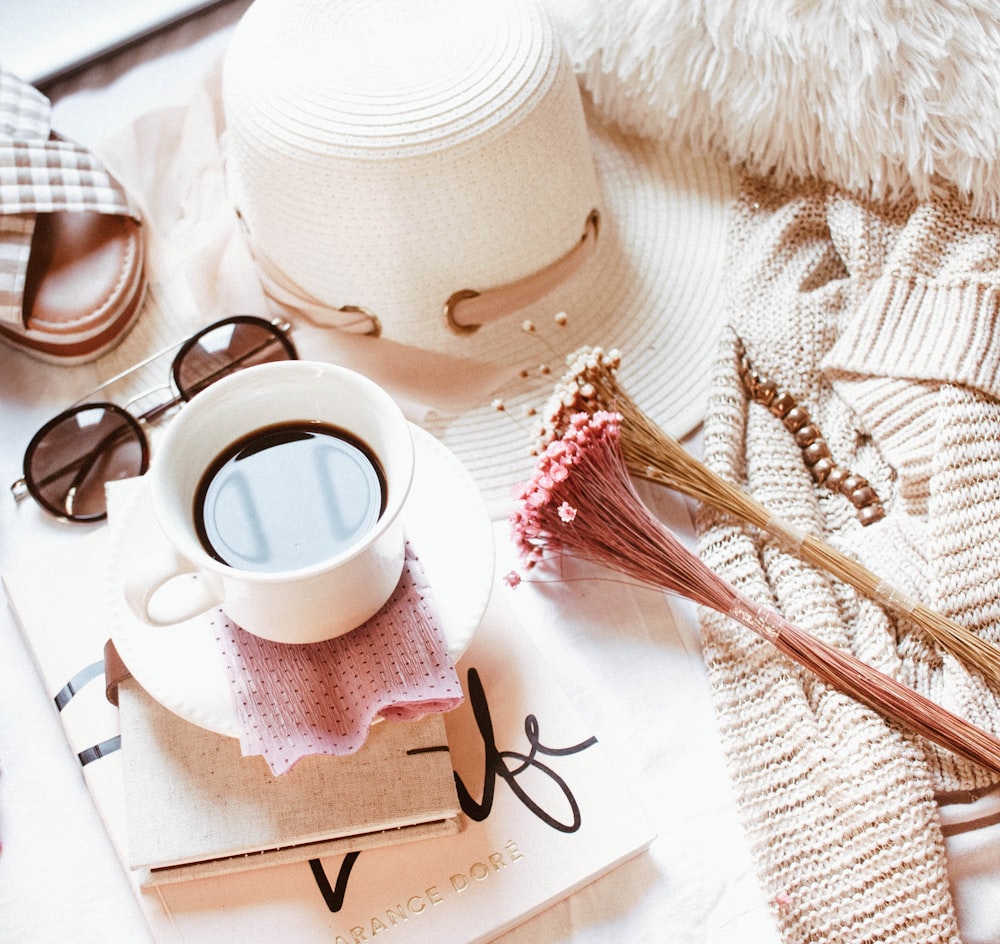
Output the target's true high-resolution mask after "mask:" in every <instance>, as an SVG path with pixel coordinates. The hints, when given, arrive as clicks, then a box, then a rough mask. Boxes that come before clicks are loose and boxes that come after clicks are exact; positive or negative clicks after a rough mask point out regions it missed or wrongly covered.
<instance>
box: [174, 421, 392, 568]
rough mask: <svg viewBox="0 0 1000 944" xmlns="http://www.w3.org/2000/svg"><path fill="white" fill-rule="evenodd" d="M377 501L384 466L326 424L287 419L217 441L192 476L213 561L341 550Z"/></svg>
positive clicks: (367, 522)
mask: <svg viewBox="0 0 1000 944" xmlns="http://www.w3.org/2000/svg"><path fill="white" fill-rule="evenodd" d="M385 505H386V481H385V473H384V472H383V470H382V466H381V464H380V463H379V461H378V459H377V458H376V456H375V455H374V453H373V452H372V450H371V449H370V448H369V447H368V446H367V445H366V444H365V443H363V442H361V441H360V440H359V439H357V438H356V437H354V436H352V435H351V434H350V433H348V432H346V431H345V430H342V429H339V428H337V427H335V426H330V425H328V424H324V423H311V422H289V423H280V424H276V425H273V426H267V427H264V428H262V429H258V430H255V431H254V432H252V433H249V434H248V435H246V436H244V437H242V438H241V439H239V440H237V441H236V442H234V443H233V444H232V445H230V446H229V447H228V448H226V449H225V450H224V451H223V452H222V453H221V454H220V455H219V456H218V457H217V458H216V459H215V461H214V462H213V463H212V464H211V465H210V466H209V467H208V469H207V470H206V471H205V473H204V475H203V476H202V479H201V482H200V483H199V485H198V489H197V492H196V494H195V501H194V516H195V527H196V528H197V531H198V536H199V538H200V540H201V543H202V546H203V547H204V548H205V550H206V551H207V552H208V553H209V554H211V555H212V556H213V557H215V558H216V559H217V560H219V561H222V562H223V563H225V564H229V565H230V566H232V567H237V568H240V569H241V570H254V571H266V572H278V571H290V570H298V569H300V568H303V567H308V566H310V565H312V564H316V563H319V562H321V561H324V560H329V559H331V558H333V557H336V556H338V555H339V554H341V553H343V552H344V551H346V550H348V549H350V548H351V547H352V546H354V545H355V544H357V543H358V542H359V541H360V540H361V539H362V538H363V537H364V536H365V534H367V533H368V531H370V530H371V528H372V527H374V525H375V523H376V522H377V521H378V519H379V517H380V516H381V514H382V512H383V511H384V510H385Z"/></svg>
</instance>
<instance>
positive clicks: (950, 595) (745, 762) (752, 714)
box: [699, 178, 1000, 944]
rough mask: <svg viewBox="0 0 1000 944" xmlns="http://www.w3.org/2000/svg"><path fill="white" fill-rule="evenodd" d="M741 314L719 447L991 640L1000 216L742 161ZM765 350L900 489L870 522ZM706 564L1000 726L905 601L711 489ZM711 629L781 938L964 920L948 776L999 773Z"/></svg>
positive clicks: (905, 584) (997, 715)
mask: <svg viewBox="0 0 1000 944" xmlns="http://www.w3.org/2000/svg"><path fill="white" fill-rule="evenodd" d="M727 265H728V267H727V281H728V296H727V303H728V304H729V306H730V312H731V314H730V322H731V324H732V328H733V330H732V331H727V332H726V334H725V336H724V338H723V341H722V344H721V348H720V353H719V358H718V361H717V363H716V366H715V374H714V380H713V394H712V399H711V402H710V406H709V410H708V416H707V419H706V424H705V431H704V448H705V460H706V462H707V464H708V465H709V466H711V467H712V468H713V469H714V470H715V471H716V472H718V473H720V474H721V475H723V476H725V477H727V478H729V479H731V480H733V481H735V482H737V483H738V484H740V485H741V486H743V487H744V488H746V489H747V490H748V491H749V492H750V493H751V494H752V495H753V496H754V497H755V498H756V499H757V500H758V501H759V502H761V504H763V505H765V506H766V507H768V508H770V509H771V510H772V511H773V512H775V513H776V514H779V515H780V516H781V517H783V518H785V519H786V520H787V521H789V522H790V523H791V524H793V525H794V526H797V527H798V528H800V529H801V530H803V531H807V532H810V533H812V534H814V535H817V536H820V537H822V538H824V539H825V540H827V541H828V542H829V543H830V544H832V545H834V546H835V547H837V548H838V549H839V550H841V551H843V552H844V553H846V554H848V555H850V556H853V557H855V558H856V559H857V560H859V561H860V562H862V563H863V564H865V565H866V566H868V567H869V568H870V569H871V570H873V571H874V572H876V573H878V574H879V575H880V576H882V577H883V579H885V580H887V581H888V582H890V583H891V584H892V585H894V586H895V587H897V588H898V589H900V590H902V591H904V592H906V593H908V594H909V595H910V596H912V597H914V598H916V599H918V600H920V601H921V602H923V603H925V604H928V605H931V606H933V607H934V608H936V609H939V610H940V611H942V612H943V613H945V614H946V615H948V616H951V617H953V618H955V619H956V620H958V621H959V622H962V623H964V624H965V625H967V626H970V627H972V628H973V629H974V630H976V631H977V632H979V633H980V634H981V635H983V636H984V637H985V638H987V639H989V640H990V641H992V642H994V643H1000V553H998V552H1000V484H998V482H1000V449H998V448H997V447H998V443H1000V403H998V402H997V399H996V398H997V397H998V396H1000V384H998V373H997V371H998V368H1000V348H998V347H997V343H996V342H997V340H998V339H1000V333H998V331H1000V319H998V315H997V306H998V300H1000V296H998V284H1000V228H998V227H994V226H990V225H986V224H982V223H979V222H975V221H973V220H972V219H971V218H970V217H969V216H968V215H967V214H966V212H965V211H964V209H963V207H962V206H961V204H959V203H958V202H957V201H952V200H950V199H949V198H948V197H947V196H941V197H940V198H939V199H938V198H936V199H935V200H933V201H930V202H928V203H916V202H914V203H909V204H908V203H905V202H903V203H895V204H893V205H892V206H891V207H888V208H886V207H880V206H877V205H875V204H871V203H865V202H862V201H860V200H858V199H854V198H851V197H849V196H846V195H845V194H843V193H841V192H838V191H837V190H835V189H833V188H831V187H827V186H821V185H818V184H817V185H814V186H813V185H807V186H803V187H801V188H799V189H797V190H792V191H787V190H784V191H783V190H779V189H776V188H773V187H771V186H769V185H768V184H767V183H766V182H763V181H760V180H756V179H750V178H748V179H746V180H745V181H744V185H743V188H742V192H741V195H740V198H739V201H738V206H737V208H736V213H735V217H734V219H733V222H732V224H731V231H730V248H729V258H728V260H727ZM737 335H738V336H739V337H740V338H742V340H743V342H744V344H745V346H746V350H747V353H748V355H749V357H750V358H751V360H752V362H753V364H754V367H755V368H756V369H757V370H758V371H759V372H760V373H761V374H762V375H764V376H766V377H768V378H770V379H772V380H774V381H775V382H776V383H777V384H778V385H779V386H781V387H782V388H783V389H787V390H789V391H790V392H791V394H792V395H793V396H794V397H795V398H796V399H797V400H798V402H800V403H802V404H803V405H804V406H806V407H807V408H808V410H809V412H810V414H811V415H812V416H813V417H814V419H815V421H816V423H817V425H818V426H819V428H820V430H821V431H822V435H823V437H824V438H825V439H826V441H827V443H828V444H829V446H830V449H831V452H832V454H833V456H834V458H835V460H836V461H837V462H838V463H840V464H842V465H845V466H848V467H850V468H851V469H852V470H853V471H856V472H858V473H859V474H861V475H864V476H865V477H866V478H867V479H868V480H869V481H870V482H871V483H872V485H874V486H875V488H876V490H877V492H878V494H879V496H880V497H881V498H882V499H883V501H884V502H885V506H886V511H887V515H886V517H885V518H884V519H883V520H882V521H880V522H877V523H875V524H873V525H871V526H869V527H867V528H863V527H862V526H861V524H860V523H859V521H858V518H857V515H856V514H855V510H854V508H853V507H852V506H851V505H850V504H849V503H848V501H847V499H846V498H844V497H843V496H842V495H839V494H835V493H833V492H831V491H829V490H827V489H823V488H820V487H819V486H817V485H815V484H814V482H813V480H812V477H811V475H810V473H809V470H808V468H807V467H806V465H805V463H804V461H803V457H802V453H801V450H800V449H799V447H798V446H797V445H796V444H795V442H794V439H793V437H792V436H791V435H790V434H789V432H788V430H787V429H785V428H784V426H783V425H782V423H781V421H780V420H779V419H778V418H776V417H775V416H774V415H772V414H771V413H770V412H769V411H768V410H767V409H766V408H765V407H763V406H761V405H759V404H757V403H754V402H748V399H747V396H746V393H745V390H744V388H743V386H742V383H741V379H740V376H739V372H738V357H737V346H736V336H737ZM699 532H700V539H699V541H700V547H699V550H700V553H701V556H702V558H703V559H704V560H705V562H706V563H707V564H708V565H709V566H710V567H712V568H713V569H715V570H716V571H718V572H719V573H720V574H722V575H723V576H724V577H726V578H727V579H728V580H730V581H731V582H732V583H733V584H735V585H736V586H737V587H738V588H739V589H741V590H743V591H744V592H746V593H747V594H748V595H750V596H751V597H753V598H755V599H756V600H758V601H759V602H761V603H766V604H769V605H772V606H775V607H777V608H778V609H779V610H780V611H781V612H782V613H783V614H784V615H785V616H786V617H787V618H788V619H790V620H791V621H792V622H794V623H796V624H798V625H800V626H801V627H802V628H804V629H806V630H808V631H810V632H812V633H814V634H816V635H817V636H819V637H821V638H822V639H824V640H825V641H827V642H829V643H831V644H834V645H837V646H840V647H843V648H845V649H849V650H850V651H852V652H853V653H854V654H855V655H857V656H858V657H860V658H861V659H863V660H865V661H866V662H868V663H870V664H871V665H874V666H876V667H877V668H879V669H881V670H882V671H884V672H887V673H889V674H891V675H893V676H895V677H896V678H898V679H899V680H900V681H902V682H904V683H906V684H907V685H909V686H911V687H913V688H915V689H916V690H918V691H920V692H921V693H922V694H924V695H927V696H928V697H930V698H933V699H934V700H936V701H938V702H939V703H941V704H942V705H944V706H945V707H947V708H949V709H950V710H952V711H954V712H956V713H958V714H961V715H963V716H965V717H967V718H968V719H969V720H971V721H972V722H973V723H975V724H978V725H980V726H982V727H984V728H986V729H987V730H990V731H992V732H993V733H1000V698H998V695H997V693H996V692H994V691H992V690H991V689H990V688H989V687H988V686H987V685H986V684H985V682H984V681H983V679H982V677H981V676H980V675H979V674H978V673H970V672H969V671H967V670H966V669H965V668H964V667H963V666H962V665H961V664H960V663H958V662H957V660H956V659H955V658H954V657H952V656H951V655H949V654H948V653H946V652H944V651H942V650H941V649H940V648H939V647H937V646H936V645H935V644H934V643H933V641H932V640H930V639H929V638H928V637H927V636H926V635H925V634H924V633H923V632H921V631H920V630H919V629H918V628H917V627H915V626H913V625H912V624H910V623H908V622H907V621H906V620H905V619H902V618H895V617H890V616H889V615H887V614H886V613H885V612H884V611H883V610H882V609H881V608H880V607H878V606H877V605H876V604H874V603H872V602H871V601H869V600H867V599H865V598H863V597H861V596H860V595H859V594H857V593H856V592H855V591H853V590H852V589H851V588H849V587H847V586H845V585H843V584H840V583H838V582H837V581H835V580H833V579H832V578H830V577H829V576H827V575H825V574H824V573H822V572H819V571H817V570H814V569H813V568H811V567H809V566H808V565H806V564H804V563H802V562H801V561H800V560H798V559H797V558H796V557H794V556H792V555H791V554H789V553H787V552H785V551H784V550H782V549H781V548H779V547H778V546H777V545H776V543H775V542H774V540H772V539H771V538H768V537H767V536H761V535H760V534H757V533H756V532H754V531H752V530H751V529H749V528H746V527H744V526H742V525H741V524H740V523H738V522H736V521H735V520H734V519H733V518H731V517H729V516H726V515H723V514H720V513H716V512H713V511H712V510H711V509H707V508H705V509H702V510H701V511H700V515H699ZM702 623H703V635H704V643H705V653H706V659H707V663H708V669H709V673H710V678H711V682H712V687H713V693H714V698H715V702H716V709H717V712H718V715H719V718H720V724H721V727H722V732H723V739H724V744H725V749H726V753H727V759H728V763H729V766H730V770H731V773H732V776H733V779H734V782H735V784H736V792H737V797H738V801H739V804H740V809H741V813H742V816H743V818H744V822H745V825H746V828H747V831H748V834H749V836H750V840H751V846H752V849H753V853H754V856H755V860H756V863H757V867H758V871H759V874H760V876H761V879H762V881H763V883H764V885H765V888H766V890H767V892H768V895H769V897H770V898H771V901H772V906H773V909H774V914H775V919H776V921H777V923H778V926H779V929H780V930H781V932H782V934H783V936H784V939H785V940H786V941H787V942H789V944H799V942H803V944H804V942H810V944H819V942H829V944H834V942H836V944H861V942H876V941H878V942H897V944H911V942H912V944H939V942H957V941H959V931H958V925H957V921H956V918H955V914H954V907H953V903H952V899H951V894H950V891H949V886H948V880H947V873H946V862H945V850H944V842H943V838H942V835H941V829H940V825H939V820H938V812H937V806H936V803H935V794H936V793H938V792H943V791H951V790H956V789H976V788H979V789H982V788H985V787H987V786H989V785H990V784H991V778H990V776H989V775H988V774H987V773H986V772H985V771H983V770H981V769H979V768H977V767H976V766H975V765H973V764H971V763H969V762H966V761H963V760H960V759H957V758H955V757H954V756H952V755H950V754H948V753H947V752H945V751H943V750H940V749H938V748H936V747H935V746H934V745H931V744H930V743H928V742H926V741H924V740H923V739H921V738H918V737H915V736H911V735H909V734H908V733H907V732H905V731H903V730H901V729H899V728H897V727H895V726H892V725H889V724H888V723H887V722H885V721H884V720H883V719H882V718H881V717H880V716H879V715H877V714H876V713H875V712H873V711H871V710H869V709H868V708H866V707H863V706H861V705H859V704H857V703H855V702H853V701H851V700H850V699H849V698H847V697H845V696H842V695H841V694H839V693H838V692H837V691H834V690H832V689H831V688H829V687H828V686H826V685H824V684H823V683H821V682H819V681H817V680H816V679H815V678H813V677H811V676H810V675H809V674H808V673H807V672H805V671H803V670H801V669H799V668H798V667H797V666H796V665H794V664H792V663H791V662H789V661H788V660H786V659H784V658H782V657H781V656H780V655H778V654H776V653H775V651H774V650H773V649H771V648H770V647H769V646H768V645H767V644H766V643H763V642H761V641H759V640H757V639H755V638H751V636H750V634H749V633H747V632H746V631H744V630H742V629H740V628H739V627H738V626H736V625H735V624H734V623H733V622H732V621H729V620H726V619H724V618H722V617H720V616H718V615H717V614H714V613H709V612H705V613H703V621H702Z"/></svg>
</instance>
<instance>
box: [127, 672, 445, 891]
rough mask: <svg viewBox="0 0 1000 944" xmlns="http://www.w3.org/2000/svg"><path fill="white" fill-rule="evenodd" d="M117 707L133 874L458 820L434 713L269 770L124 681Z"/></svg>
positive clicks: (375, 839)
mask: <svg viewBox="0 0 1000 944" xmlns="http://www.w3.org/2000/svg"><path fill="white" fill-rule="evenodd" d="M118 707H119V716H118V720H119V726H120V729H121V737H122V765H123V768H124V770H123V779H124V783H125V809H126V822H127V828H128V865H129V866H130V867H131V868H133V869H142V868H145V869H148V870H149V874H148V876H147V877H146V879H145V880H144V883H145V884H152V883H155V882H168V881H169V882H176V881H181V880H183V879H190V878H196V877H198V876H202V875H212V874H222V873H225V872H234V871H238V870H240V869H245V868H246V867H247V866H248V864H252V865H254V866H261V865H265V864H266V865H268V866H270V865H272V864H274V863H276V862H293V861H301V860H303V859H310V858H314V857H316V856H319V855H333V854H335V853H337V852H350V851H352V850H355V849H362V848H365V849H367V848H371V847H373V846H379V845H385V844H387V843H392V842H403V841H412V840H413V839H417V838H421V839H426V838H430V837H432V836H443V835H448V834H450V833H455V832H457V831H458V829H459V825H460V824H459V819H458V815H459V806H458V797H457V795H456V792H455V784H454V778H453V776H452V765H451V761H450V758H449V755H448V750H447V735H446V733H445V727H444V718H443V716H442V715H440V714H431V715H427V716H426V717H424V718H422V719H420V720H419V721H413V722H409V723H394V722H384V723H382V724H376V725H375V726H374V727H373V728H372V730H371V733H370V734H369V736H368V739H367V741H366V742H365V745H364V746H363V747H362V748H361V750H359V751H357V752H356V753H354V754H349V755H347V756H346V757H330V756H311V757H305V758H303V759H302V760H300V761H299V763H298V764H296V765H295V767H294V768H293V769H292V770H291V771H289V772H288V773H285V774H282V775H281V776H275V775H273V774H272V773H271V772H270V771H269V770H268V768H267V765H266V763H265V762H264V761H263V760H262V759H261V758H260V757H251V758H247V757H242V756H241V753H240V746H239V742H238V741H237V740H236V738H231V737H226V736H224V735H219V734H215V733H213V732H211V731H205V730H203V729H201V728H199V727H197V726H196V725H193V724H191V723H189V722H187V721H185V720H184V719H182V718H180V717H179V716H177V715H176V714H174V713H173V712H171V711H169V710H168V709H166V708H164V707H163V706H162V705H160V704H159V703H158V702H157V701H155V700H154V699H153V698H151V697H150V696H149V695H148V694H147V693H146V692H145V691H144V690H143V689H142V687H141V686H139V685H138V684H137V683H136V682H135V681H134V680H131V679H129V680H126V681H124V682H122V683H121V684H120V685H119V688H118ZM161 824H169V827H168V826H166V825H161ZM248 856H251V857H252V862H251V861H250V860H248V859H247V857H248ZM264 857H266V858H267V862H265V861H264Z"/></svg>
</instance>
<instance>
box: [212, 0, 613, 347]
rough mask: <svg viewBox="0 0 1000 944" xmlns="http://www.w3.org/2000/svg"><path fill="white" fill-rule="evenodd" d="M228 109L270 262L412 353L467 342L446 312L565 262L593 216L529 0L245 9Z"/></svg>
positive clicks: (580, 123) (287, 279) (363, 0)
mask: <svg viewBox="0 0 1000 944" xmlns="http://www.w3.org/2000/svg"><path fill="white" fill-rule="evenodd" d="M223 101H224V106H225V112H226V121H227V148H228V153H227V161H228V164H227V172H228V175H229V182H230V187H231V191H232V195H233V198H234V201H235V202H236V205H237V207H238V209H239V210H240V212H241V215H242V217H243V220H244V223H245V225H246V228H247V232H248V235H249V239H250V242H251V245H252V247H253V249H254V252H255V254H256V255H257V257H258V261H259V262H262V267H263V268H265V269H267V270H269V271H270V272H272V273H276V274H277V275H278V277H279V278H281V279H282V280H283V282H284V283H285V284H286V285H292V286H294V287H295V289H296V290H297V291H301V292H302V293H303V294H304V295H306V296H309V297H311V298H312V299H313V300H315V301H318V302H319V303H320V304H322V305H328V306H330V308H331V310H334V309H338V308H341V307H343V306H361V307H364V308H365V309H368V310H370V311H372V312H374V313H375V314H376V315H377V316H378V318H379V320H380V322H381V324H382V328H383V333H384V334H385V335H387V336H389V337H392V338H394V339H396V340H400V341H404V342H406V343H413V344H420V345H424V344H428V345H430V346H433V347H435V348H437V349H441V348H442V347H454V346H455V345H458V346H459V347H460V340H458V339H456V338H455V337H454V335H452V334H451V333H450V332H449V331H448V328H447V325H446V324H445V321H444V318H443V317H442V308H443V305H444V303H445V302H446V301H447V299H448V298H449V297H450V296H451V295H452V294H453V293H454V292H456V291H459V290H465V289H471V290H476V291H482V290H489V289H490V288H493V287H495V286H499V285H503V284H505V283H509V282H512V281H516V280H518V279H522V278H525V277H527V276H529V275H531V274H532V273H534V272H537V271H538V270H540V269H542V268H544V267H545V266H547V265H549V264H550V263H552V262H553V261H554V260H556V259H559V258H560V257H562V256H564V255H565V254H566V253H567V252H568V251H569V250H571V249H572V247H573V246H574V245H575V244H576V243H577V242H578V241H579V239H580V236H581V232H582V231H583V229H584V225H585V222H586V220H587V216H588V214H589V213H590V211H591V210H592V209H593V208H594V207H596V206H598V203H599V196H598V190H597V184H596V178H595V175H594V170H593V161H592V157H591V153H590V146H589V142H588V136H587V129H586V122H585V120H584V116H583V109H582V105H581V102H580V95H579V89H578V87H577V84H576V79H575V77H574V75H573V72H572V69H571V67H570V64H569V62H568V59H567V56H566V54H565V52H564V50H563V48H562V46H561V44H560V42H559V39H558V37H557V36H556V34H555V31H554V29H553V27H552V25H551V23H550V21H549V19H548V17H547V15H546V14H545V12H544V11H543V10H542V9H541V8H540V7H539V6H538V5H536V3H534V2H533V0H333V2H321V0H256V2H255V3H254V4H253V5H252V6H251V7H250V9H249V10H248V11H247V13H246V15H245V16H244V18H243V20H242V21H241V22H240V24H239V26H238V27H237V30H236V32H235V33H234V36H233V39H232V41H231V43H230V46H229V49H228V50H227V53H226V59H225V64H224V71H223Z"/></svg>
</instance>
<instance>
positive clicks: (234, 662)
mask: <svg viewBox="0 0 1000 944" xmlns="http://www.w3.org/2000/svg"><path fill="white" fill-rule="evenodd" d="M211 619H212V625H213V628H214V630H215V632H216V638H217V639H218V641H219V644H220V646H221V648H222V654H223V657H224V658H225V662H226V668H227V671H228V675H229V679H230V682H231V684H232V690H233V700H234V703H235V706H236V713H237V716H238V719H239V726H240V747H241V749H242V751H243V754H244V756H250V755H253V754H260V755H262V756H263V757H264V759H265V760H266V761H267V763H268V766H269V767H270V768H271V770H272V772H273V773H274V774H276V775H278V774H283V773H285V772H287V771H288V770H291V768H292V767H293V766H294V765H295V764H296V763H297V762H298V761H299V760H301V759H302V758H303V757H306V756H307V755H309V754H336V755H344V754H352V753H354V752H355V751H356V750H358V749H359V748H360V747H361V746H362V745H363V744H364V742H365V739H366V738H367V736H368V729H369V728H370V727H371V724H372V721H373V720H374V719H375V718H376V717H377V716H378V715H381V716H382V717H383V718H386V719H388V720H390V721H414V720H416V719H418V718H422V717H423V716H424V715H427V714H431V713H434V712H441V711H450V710H451V709H452V708H455V707H456V706H458V705H459V704H460V703H461V702H462V698H463V695H462V686H461V684H460V683H459V681H458V674H457V673H456V671H455V666H454V663H453V662H452V660H451V657H450V655H449V654H448V646H447V644H446V642H445V639H444V636H443V635H442V633H441V630H440V627H439V620H438V614H437V609H436V607H435V605H434V599H433V595H432V593H431V588H430V586H429V585H428V583H427V580H426V577H425V575H424V571H423V568H422V567H421V565H420V562H419V560H418V559H417V558H416V556H415V555H414V554H413V551H412V549H411V548H410V546H409V545H407V548H406V559H405V562H404V565H403V574H402V577H400V581H399V584H398V586H397V587H396V590H395V591H394V592H393V595H392V596H391V597H390V598H389V600H388V601H387V602H386V604H385V606H383V607H382V609H381V610H379V612H378V613H376V614H375V615H374V616H373V617H372V618H371V619H370V620H368V622H366V623H364V624H363V625H361V626H359V627H358V628H357V629H355V630H353V631H352V632H350V633H347V634H346V635H344V636H339V637H337V638H336V639H330V640H327V641H325V642H319V643H310V644H306V645H288V644H284V643H276V642H270V641H269V640H266V639H261V638H260V637H259V636H254V635H252V634H251V633H248V632H246V631H245V630H243V629H241V628H240V627H239V626H237V625H236V624H235V623H233V622H232V621H231V620H230V619H228V617H226V615H225V614H224V613H223V612H222V611H221V610H216V611H215V612H214V613H213V614H212V616H211Z"/></svg>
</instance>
